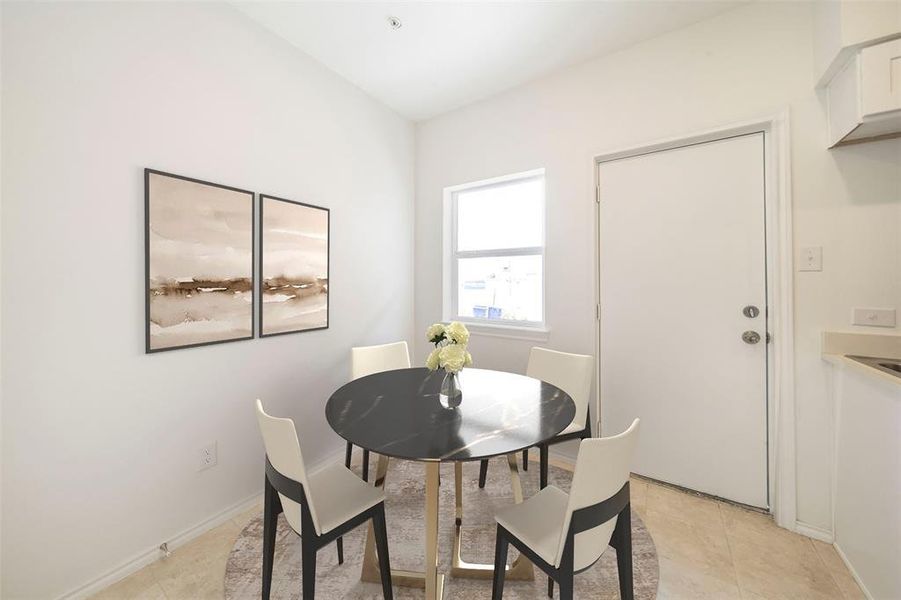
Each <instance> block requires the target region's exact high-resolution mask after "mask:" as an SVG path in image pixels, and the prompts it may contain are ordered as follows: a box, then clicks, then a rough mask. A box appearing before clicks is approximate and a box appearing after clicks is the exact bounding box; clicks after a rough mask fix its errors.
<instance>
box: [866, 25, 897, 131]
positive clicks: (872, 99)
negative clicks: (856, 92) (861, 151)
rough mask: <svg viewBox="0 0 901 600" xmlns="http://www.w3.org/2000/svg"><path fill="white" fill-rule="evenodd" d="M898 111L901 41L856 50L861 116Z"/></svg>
mask: <svg viewBox="0 0 901 600" xmlns="http://www.w3.org/2000/svg"><path fill="white" fill-rule="evenodd" d="M898 109H901V39H899V40H895V41H893V42H885V43H882V44H878V45H876V46H869V47H867V48H863V49H862V50H861V51H860V111H861V113H862V114H863V115H864V116H869V115H877V114H879V113H884V112H889V111H892V110H898Z"/></svg>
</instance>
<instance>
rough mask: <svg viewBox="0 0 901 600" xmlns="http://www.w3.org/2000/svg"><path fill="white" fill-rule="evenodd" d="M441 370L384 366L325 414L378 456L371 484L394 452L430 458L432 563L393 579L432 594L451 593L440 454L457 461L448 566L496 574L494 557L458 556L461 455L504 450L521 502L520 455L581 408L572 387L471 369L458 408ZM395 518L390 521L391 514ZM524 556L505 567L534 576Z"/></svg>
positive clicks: (369, 562) (345, 390)
mask: <svg viewBox="0 0 901 600" xmlns="http://www.w3.org/2000/svg"><path fill="white" fill-rule="evenodd" d="M443 377H444V372H443V371H435V372H432V371H429V370H428V369H425V368H412V369H399V370H394V371H384V372H382V373H375V374H373V375H368V376H366V377H361V378H359V379H355V380H353V381H351V382H349V383H347V384H345V385H344V386H342V387H341V388H339V389H338V390H337V391H336V392H335V393H334V394H332V396H331V398H329V401H328V403H327V404H326V409H325V413H326V419H327V421H328V423H329V425H330V426H331V427H332V429H334V430H335V432H336V433H337V434H338V435H339V436H341V437H342V438H344V439H345V440H347V441H348V442H351V443H353V444H354V445H356V446H360V447H361V448H363V449H365V450H369V451H370V452H372V453H375V454H377V455H378V463H377V466H376V471H375V477H373V478H372V484H373V485H374V486H376V487H379V488H384V485H385V478H386V475H387V472H388V462H389V459H401V460H414V461H420V462H423V463H425V471H426V494H425V531H426V535H425V553H424V555H425V567H424V570H423V571H421V572H420V571H403V570H397V569H392V571H391V576H392V580H393V583H394V584H395V585H403V586H414V587H424V588H425V597H426V598H427V599H428V600H438V599H440V598H442V597H443V590H444V575H443V574H441V573H439V572H438V486H439V483H440V480H439V467H440V464H441V463H442V462H452V463H454V491H455V496H456V507H455V508H456V514H455V516H456V520H455V529H454V548H453V554H452V559H451V570H450V575H451V576H453V577H475V578H482V579H490V578H491V577H492V576H493V574H494V565H487V564H473V563H468V562H466V561H464V560H463V558H462V557H461V556H460V548H461V542H460V535H461V526H462V522H463V505H462V497H463V493H462V485H463V483H462V473H463V469H462V466H463V462H465V461H477V460H482V459H485V458H491V457H495V456H506V457H507V464H508V466H509V469H510V482H511V487H512V489H513V499H514V501H515V502H522V500H523V497H522V484H521V482H520V479H519V470H518V464H517V455H518V454H519V452H520V451H522V450H524V449H527V448H530V447H532V446H535V445H537V444H540V443H542V442H546V441H548V440H550V439H551V438H553V437H555V436H556V435H557V434H559V433H560V432H561V431H563V429H565V428H566V426H567V425H569V424H570V423H572V420H573V418H574V417H575V412H576V407H575V404H574V403H573V401H572V398H570V397H569V395H568V394H566V392H564V391H563V390H561V389H560V388H558V387H556V386H554V385H551V384H550V383H547V382H544V381H540V380H538V379H534V378H531V377H526V376H524V375H517V374H514V373H505V372H502V371H491V370H487V369H464V370H463V371H462V372H461V373H460V374H459V378H460V384H461V388H462V390H463V398H462V402H461V403H460V405H459V406H458V407H456V408H446V407H445V406H444V405H443V404H442V403H441V401H440V399H439V392H440V389H441V382H442V379H443ZM389 526H390V523H389ZM534 576H535V575H534V570H533V567H532V564H531V563H530V562H529V561H528V559H526V558H525V557H524V556H520V557H519V558H517V559H516V560H515V561H514V562H513V564H511V565H509V566H507V575H506V577H507V578H508V579H534ZM361 579H362V580H363V581H370V582H374V583H376V582H379V581H380V577H379V569H378V561H377V559H376V553H375V543H374V539H373V536H372V527H371V526H370V528H369V532H368V534H367V537H366V546H365V550H364V557H363V569H362V573H361Z"/></svg>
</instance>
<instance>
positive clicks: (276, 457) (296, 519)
mask: <svg viewBox="0 0 901 600" xmlns="http://www.w3.org/2000/svg"><path fill="white" fill-rule="evenodd" d="M257 421H258V422H259V424H260V433H261V434H263V444H264V445H265V446H266V457H267V458H269V462H270V463H271V464H272V466H273V467H274V468H275V470H276V471H278V472H279V473H281V474H282V475H284V476H285V477H288V478H290V479H293V480H294V481H297V482H298V483H300V484H301V485H302V486H303V493H304V496H306V499H307V506H309V508H310V517H311V518H312V520H313V525H314V527H315V528H316V533H317V534H319V533H321V532H320V530H319V519H318V518H317V517H316V507H315V506H314V505H313V498H312V494H311V493H310V491H309V486H308V483H307V482H308V480H307V470H306V467H304V464H303V454H302V453H301V451H300V442H298V440H297V430H296V429H294V421H292V420H291V419H283V418H279V417H273V416H270V415H268V414H266V411H264V410H263V403H262V402H260V401H259V400H257ZM279 498H280V499H281V501H282V510H283V511H284V512H285V519H287V521H288V524H289V525H291V527H293V528H294V531H296V532H298V533H300V531H301V508H300V504H298V503H297V502H295V501H293V500H290V499H289V498H286V497H285V496H283V495H282V494H279Z"/></svg>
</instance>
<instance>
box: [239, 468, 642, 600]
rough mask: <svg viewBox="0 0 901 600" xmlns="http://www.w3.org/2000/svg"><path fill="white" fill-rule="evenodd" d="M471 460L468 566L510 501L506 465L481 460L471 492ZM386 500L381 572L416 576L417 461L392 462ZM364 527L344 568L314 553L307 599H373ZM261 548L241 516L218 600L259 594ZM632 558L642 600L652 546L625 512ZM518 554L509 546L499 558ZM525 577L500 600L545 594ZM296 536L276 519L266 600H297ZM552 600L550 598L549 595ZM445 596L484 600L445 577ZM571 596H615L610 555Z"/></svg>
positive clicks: (450, 515) (442, 520) (489, 558)
mask: <svg viewBox="0 0 901 600" xmlns="http://www.w3.org/2000/svg"><path fill="white" fill-rule="evenodd" d="M478 475H479V464H478V463H477V462H474V463H465V464H464V466H463V514H464V519H463V547H462V556H463V559H464V560H466V561H468V562H471V563H493V562H494V533H495V521H494V517H493V515H494V512H495V510H496V509H498V508H501V507H503V506H507V505H509V504H512V503H513V496H512V491H511V489H510V472H509V469H508V467H507V463H506V459H505V458H502V459H494V460H492V461H491V464H490V468H489V472H488V484H487V485H486V486H485V489H479V487H478ZM521 475H522V486H523V494H524V496H525V497H526V498H528V497H529V496H531V495H533V494H535V493H536V492H537V491H538V465H537V464H535V463H532V464H530V468H529V470H528V471H527V472H525V473H521ZM548 475H549V482H550V483H551V484H552V485H556V486H557V487H559V488H560V489H563V490H567V491H568V490H569V485H570V481H571V480H572V473H570V472H569V471H566V470H564V469H561V468H558V467H554V466H551V467H550V469H549V473H548ZM453 477H454V470H453V465H450V464H448V465H442V468H441V480H442V485H441V492H440V503H441V504H440V513H439V536H438V540H439V571H440V572H443V573H447V572H448V571H449V570H450V560H451V550H452V548H453V535H454V479H453ZM385 489H386V493H387V500H386V505H385V510H386V514H387V519H388V544H389V546H388V547H389V551H390V557H391V566H392V568H394V569H408V570H421V569H422V562H423V553H424V549H423V548H424V544H425V529H424V524H423V512H424V498H425V467H424V466H423V465H422V464H421V463H416V462H408V461H400V460H392V461H391V463H390V466H389V469H388V476H387V479H386V485H385ZM365 535H366V527H365V526H361V527H358V528H357V529H356V530H354V531H353V532H351V533H350V534H348V535H346V536H345V537H344V559H345V560H344V564H343V565H339V564H338V554H337V550H336V549H335V545H334V544H330V545H329V546H327V547H325V548H323V549H322V550H320V551H319V554H318V560H317V563H316V597H317V598H323V599H325V600H370V599H372V600H375V599H378V598H381V597H382V591H381V586H380V585H379V584H374V583H364V582H362V581H360V566H361V563H362V560H363V545H364V542H365ZM262 547H263V516H262V514H260V515H259V516H257V517H254V518H253V519H251V520H250V523H249V524H248V525H247V526H246V527H245V528H244V530H243V531H242V532H241V534H240V535H239V536H238V539H237V540H236V541H235V545H234V548H232V551H231V555H230V556H229V558H228V565H227V567H226V571H225V597H226V599H227V600H245V599H246V600H250V599H251V598H259V597H260V589H261V577H260V570H261V563H262ZM632 553H633V569H634V586H635V598H636V599H638V600H652V599H653V598H655V597H656V595H657V582H658V579H659V570H658V565H657V550H656V549H655V547H654V541H653V540H652V539H651V536H650V534H649V533H648V531H647V529H646V528H645V526H644V523H642V522H641V519H639V518H638V516H637V515H636V513H635V511H633V512H632ZM517 555H518V552H517V551H516V549H515V548H513V547H512V546H511V547H510V551H509V555H508V560H510V561H512V560H513V559H514V558H515V557H516V556H517ZM535 575H536V576H535V581H510V580H508V581H507V582H506V585H505V586H504V598H505V599H509V600H527V599H528V600H534V599H540V598H547V578H546V577H545V576H544V575H543V574H542V573H541V571H540V570H538V569H537V568H536V569H535ZM300 578H301V566H300V538H299V537H298V536H297V534H295V533H294V532H293V531H292V530H291V528H290V527H289V526H288V524H287V523H286V522H285V521H284V516H282V517H281V518H280V519H279V524H278V535H277V539H276V546H275V565H274V568H273V575H272V598H273V599H274V600H293V599H299V598H300V595H301V586H300ZM555 596H556V594H555ZM394 597H395V598H397V599H398V600H405V599H407V598H411V599H412V598H416V599H421V598H422V597H423V590H422V589H416V588H406V587H400V586H394ZM444 597H445V599H447V600H476V599H484V598H490V597H491V581H490V580H475V579H463V578H454V577H450V576H447V577H446V578H445V593H444ZM575 597H576V598H592V599H603V598H611V599H614V598H619V580H618V578H617V573H616V551H615V550H614V549H613V548H608V550H607V552H605V553H604V555H603V557H601V560H599V561H598V562H597V563H595V565H594V566H592V567H591V568H589V569H588V570H586V571H584V572H582V573H579V574H578V575H576V578H575Z"/></svg>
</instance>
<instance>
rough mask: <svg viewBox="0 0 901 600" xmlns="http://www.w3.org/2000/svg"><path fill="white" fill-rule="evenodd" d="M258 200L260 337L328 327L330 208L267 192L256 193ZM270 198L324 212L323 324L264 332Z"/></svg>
mask: <svg viewBox="0 0 901 600" xmlns="http://www.w3.org/2000/svg"><path fill="white" fill-rule="evenodd" d="M258 197H259V201H260V208H259V211H260V226H259V229H260V253H259V256H258V257H257V260H258V263H257V273H258V277H257V294H256V297H257V311H258V313H257V314H258V319H259V323H260V333H259V337H260V338H266V337H275V336H279V335H288V334H294V333H306V332H308V331H321V330H323V329H328V328H329V325H330V322H331V298H332V293H331V291H332V290H331V268H332V266H331V252H332V247H331V245H332V214H331V209H329V208H327V207H325V206H317V205H315V204H309V203H307V202H299V201H297V200H289V199H287V198H281V197H279V196H272V195H269V194H258ZM267 200H271V201H275V202H284V203H287V204H291V205H296V206H301V207H304V208H312V209H315V210H321V211H324V212H325V217H326V244H325V253H326V254H325V266H326V267H325V278H326V294H325V325H322V326H318V327H306V328H303V329H292V330H290V331H275V332H270V333H266V325H265V317H264V314H263V313H264V311H263V306H264V302H263V293H264V292H263V285H264V284H265V281H266V277H265V275H264V273H265V271H264V261H265V260H266V251H265V247H266V246H265V244H266V221H265V206H266V201H267Z"/></svg>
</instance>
